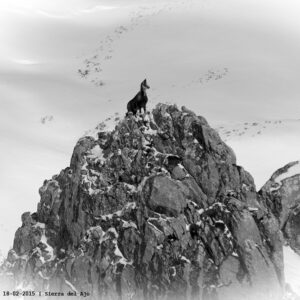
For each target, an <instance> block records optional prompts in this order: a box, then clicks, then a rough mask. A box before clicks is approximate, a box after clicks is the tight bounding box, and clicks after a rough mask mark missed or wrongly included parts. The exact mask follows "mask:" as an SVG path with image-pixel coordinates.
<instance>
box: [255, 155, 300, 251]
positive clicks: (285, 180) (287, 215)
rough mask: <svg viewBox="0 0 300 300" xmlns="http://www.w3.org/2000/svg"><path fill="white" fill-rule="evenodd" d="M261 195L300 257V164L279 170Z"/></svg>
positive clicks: (292, 163)
mask: <svg viewBox="0 0 300 300" xmlns="http://www.w3.org/2000/svg"><path fill="white" fill-rule="evenodd" d="M260 194H261V195H262V197H263V198H264V199H265V201H266V205H267V206H268V207H269V208H270V209H271V210H272V212H273V214H274V215H275V216H276V217H277V219H278V220H279V223H280V228H281V230H282V232H283V234H284V237H285V240H286V241H287V242H288V244H289V245H290V246H291V247H292V249H293V250H295V251H296V252H297V253H298V254H299V255H300V162H299V161H295V162H291V163H289V164H287V165H285V166H284V167H283V168H280V169H279V170H277V171H276V172H275V173H274V174H273V175H272V176H271V178H270V180H268V181H267V182H266V184H265V185H264V186H263V187H262V189H261V190H260Z"/></svg>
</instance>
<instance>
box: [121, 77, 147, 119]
mask: <svg viewBox="0 0 300 300" xmlns="http://www.w3.org/2000/svg"><path fill="white" fill-rule="evenodd" d="M147 89H150V86H149V85H148V84H147V80H146V79H145V80H144V81H143V82H142V83H141V89H140V91H139V92H138V93H137V94H136V95H135V97H134V98H133V99H132V100H130V101H129V102H128V103H127V114H126V115H128V113H130V112H132V113H133V114H134V115H135V114H136V113H137V111H139V112H140V113H141V112H142V108H143V109H144V113H145V112H146V104H147V102H148V97H147V93H146V90H147Z"/></svg>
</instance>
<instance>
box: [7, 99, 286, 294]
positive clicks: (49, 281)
mask: <svg viewBox="0 0 300 300" xmlns="http://www.w3.org/2000/svg"><path fill="white" fill-rule="evenodd" d="M116 121H117V122H116V126H115V128H114V129H113V130H106V129H105V124H101V125H100V126H98V130H97V131H96V132H95V135H94V136H85V137H83V138H81V139H80V140H79V141H78V143H77V145H76V146H75V149H74V152H73V155H72V158H71V163H70V166H69V167H67V168H66V169H64V170H62V171H61V172H60V173H59V174H58V175H55V176H53V178H52V179H50V180H46V181H45V182H44V184H43V186H42V187H41V188H40V191H39V192H40V196H41V199H40V202H39V204H38V208H37V212H36V213H34V214H31V215H30V213H26V214H25V215H23V218H22V219H23V225H22V227H20V228H19V229H18V230H17V232H16V236H15V242H14V247H13V249H12V250H11V251H10V253H9V255H8V258H7V260H6V262H5V263H4V265H3V266H2V273H5V274H8V273H9V274H11V276H12V277H11V278H12V279H13V280H11V282H14V285H16V286H19V287H22V288H26V289H27V290H28V289H32V290H35V291H57V292H60V293H64V294H65V295H66V294H67V293H68V292H69V291H72V292H73V293H75V292H76V293H77V295H79V294H80V293H83V292H85V293H88V295H89V296H88V297H89V299H123V300H124V299H128V300H129V299H132V300H139V299H149V300H150V299H178V300H179V299H204V300H218V299H219V300H221V299H222V300H226V299H228V300H229V299H230V300H234V299H249V300H250V299H263V300H267V299H272V300H276V299H282V296H283V290H284V276H283V259H282V237H281V231H280V228H281V227H280V225H279V223H278V219H277V218H276V217H275V216H274V214H275V215H276V210H274V209H272V208H271V209H270V208H269V206H268V205H266V202H267V200H265V199H264V198H263V196H262V195H259V194H257V192H256V189H255V185H254V182H253V179H252V177H251V175H250V174H249V173H248V172H246V171H245V170H244V169H243V168H242V167H240V166H238V165H236V158H235V155H234V153H233V151H232V149H230V148H229V147H228V146H227V145H226V144H225V143H224V142H222V140H221V139H220V137H219V135H218V134H217V133H216V131H215V130H213V129H212V128H211V127H210V126H209V125H208V123H207V121H206V120H205V119H204V118H203V117H200V116H197V115H196V114H194V113H193V112H191V111H189V110H188V109H186V108H184V107H183V108H182V109H181V110H180V109H178V108H177V107H176V106H174V105H165V104H159V105H157V106H156V107H155V109H154V110H153V111H152V112H151V113H148V114H146V115H145V116H138V117H134V116H128V117H126V118H124V119H123V120H116ZM281 225H282V224H281ZM51 299H54V298H53V297H51ZM58 299H62V298H61V297H59V298H58Z"/></svg>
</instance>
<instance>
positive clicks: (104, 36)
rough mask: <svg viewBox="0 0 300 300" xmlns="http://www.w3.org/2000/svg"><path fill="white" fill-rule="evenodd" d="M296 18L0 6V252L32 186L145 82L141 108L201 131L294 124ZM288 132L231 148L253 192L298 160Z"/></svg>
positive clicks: (23, 2) (233, 0) (139, 6)
mask: <svg viewBox="0 0 300 300" xmlns="http://www.w3.org/2000/svg"><path fill="white" fill-rule="evenodd" d="M299 13H300V3H299V1H296V0H264V1H262V0H260V1H258V0H251V1H250V0H244V1H241V0H154V1H153V0H151V1H150V0H149V1H147V0H129V1H125V0H110V1H108V0H107V1H101V0H1V1H0V43H1V47H0V137H1V138H0V149H1V150H0V151H1V153H0V166H1V169H0V191H1V196H0V197H1V202H0V205H1V207H0V220H1V228H0V232H1V235H3V239H1V247H3V248H2V250H3V251H4V252H6V251H7V249H8V248H9V247H10V246H11V245H12V239H13V234H14V232H15V230H16V228H17V227H18V226H20V224H21V222H20V215H21V213H22V212H24V211H26V210H31V211H34V210H35V209H36V206H37V203H38V201H39V196H38V188H39V187H40V186H41V184H42V182H43V180H44V179H46V178H50V177H51V176H52V175H54V174H56V173H58V172H59V171H60V169H62V168H64V167H65V166H67V165H68V164H69V160H70V157H71V154H72V150H73V147H74V145H75V143H76V141H77V139H78V138H79V137H80V136H81V135H82V134H83V133H84V132H85V130H87V129H89V128H92V127H93V126H95V125H96V124H97V123H98V122H100V121H102V120H103V119H105V118H106V117H107V116H110V115H112V114H113V113H115V112H119V113H121V114H124V113H125V107H126V103H127V101H128V100H130V99H131V97H133V96H134V94H135V93H136V92H137V89H138V86H139V84H140V82H141V81H142V80H143V79H144V78H147V79H148V82H149V85H150V86H151V89H150V90H149V99H150V104H149V106H154V105H155V104H156V103H158V102H166V101H168V102H171V103H177V104H178V105H179V106H181V105H186V106H187V107H189V108H191V109H193V110H195V111H196V113H197V114H200V115H203V116H205V117H206V118H207V119H208V121H209V123H210V124H211V125H212V126H218V125H220V124H225V126H226V125H228V124H233V123H238V124H242V123H243V122H246V121H260V122H263V121H264V120H277V119H282V120H293V121H295V120H298V119H300V101H299V94H300V93H299V92H300V84H299V78H300V60H299V53H300V18H299ZM97 67H99V68H100V69H101V71H100V72H98V71H96V68H97ZM78 69H81V70H82V71H85V70H88V72H89V74H88V76H86V78H82V77H81V76H80V75H79V73H78ZM292 124H294V125H291V126H290V127H288V129H286V130H285V129H282V130H281V131H279V132H280V134H279V133H278V131H272V130H271V131H270V132H269V134H268V136H263V137H259V138H257V139H253V138H251V137H249V138H244V139H234V140H232V141H231V146H232V147H233V148H234V150H235V152H236V153H237V155H238V162H239V163H240V164H242V165H243V166H245V167H246V169H247V170H250V172H251V173H252V175H253V176H254V177H255V180H256V183H257V185H258V187H260V186H261V185H262V184H263V183H264V181H265V180H267V178H268V177H269V176H270V175H271V173H272V172H273V171H275V170H276V169H277V168H278V167H280V166H282V165H283V164H285V163H287V162H289V161H291V160H296V159H298V158H299V148H300V144H299V141H300V139H299V130H298V129H299V125H298V123H297V122H294V123H292ZM297 126H298V127H297ZM2 240H4V242H3V246H2Z"/></svg>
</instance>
